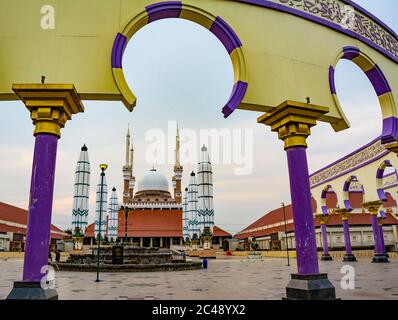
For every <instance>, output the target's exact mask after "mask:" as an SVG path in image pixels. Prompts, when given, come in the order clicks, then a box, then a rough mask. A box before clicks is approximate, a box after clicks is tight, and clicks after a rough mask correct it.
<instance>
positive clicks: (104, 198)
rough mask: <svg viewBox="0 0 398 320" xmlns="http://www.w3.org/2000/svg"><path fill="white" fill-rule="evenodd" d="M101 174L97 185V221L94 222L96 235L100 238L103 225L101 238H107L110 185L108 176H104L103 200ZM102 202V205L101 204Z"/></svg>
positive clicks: (96, 237)
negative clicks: (107, 180)
mask: <svg viewBox="0 0 398 320" xmlns="http://www.w3.org/2000/svg"><path fill="white" fill-rule="evenodd" d="M101 178H102V177H101V176H100V180H99V182H98V185H97V198H96V205H95V222H94V236H95V239H98V234H99V226H100V225H101V239H102V240H104V239H105V231H106V209H107V208H106V206H107V203H108V185H107V184H106V177H105V176H104V178H103V179H104V181H103V185H102V201H101ZM101 202H102V206H101ZM100 210H101V221H100Z"/></svg>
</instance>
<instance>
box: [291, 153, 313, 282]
mask: <svg viewBox="0 0 398 320" xmlns="http://www.w3.org/2000/svg"><path fill="white" fill-rule="evenodd" d="M286 153H287V162H288V167H289V179H290V194H291V198H292V207H293V222H294V234H295V241H296V254H297V269H298V274H299V275H315V274H318V273H319V266H318V254H317V247H316V238H315V227H314V217H313V213H312V212H313V210H312V203H311V191H310V182H309V175H308V163H307V154H306V149H305V147H303V146H294V147H290V148H288V149H287V150H286Z"/></svg>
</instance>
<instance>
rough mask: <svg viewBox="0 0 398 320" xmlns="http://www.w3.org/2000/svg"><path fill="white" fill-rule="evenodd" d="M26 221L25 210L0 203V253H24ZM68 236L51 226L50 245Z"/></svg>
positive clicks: (26, 212)
mask: <svg viewBox="0 0 398 320" xmlns="http://www.w3.org/2000/svg"><path fill="white" fill-rule="evenodd" d="M27 221H28V211H27V210H25V209H21V208H18V207H15V206H12V205H9V204H7V203H4V202H0V251H25V240H26V225H27ZM69 236H70V235H68V234H67V233H65V232H63V231H62V230H61V229H59V228H57V227H56V226H54V225H51V244H52V245H54V246H55V244H56V241H57V240H62V239H64V238H67V237H69Z"/></svg>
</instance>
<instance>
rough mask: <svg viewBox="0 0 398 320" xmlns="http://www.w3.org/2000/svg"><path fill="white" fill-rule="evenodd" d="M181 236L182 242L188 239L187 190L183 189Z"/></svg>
mask: <svg viewBox="0 0 398 320" xmlns="http://www.w3.org/2000/svg"><path fill="white" fill-rule="evenodd" d="M182 236H183V238H184V241H185V240H186V239H187V238H189V212H188V188H185V192H184V197H183V200H182Z"/></svg>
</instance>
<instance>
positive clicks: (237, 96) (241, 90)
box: [222, 81, 248, 118]
mask: <svg viewBox="0 0 398 320" xmlns="http://www.w3.org/2000/svg"><path fill="white" fill-rule="evenodd" d="M247 86H248V84H247V83H246V82H243V81H238V82H237V83H235V85H234V87H233V89H232V94H231V97H230V98H229V100H228V102H227V104H226V105H225V107H224V108H223V109H222V113H223V114H224V118H228V117H229V115H230V114H231V113H232V112H234V111H235V109H236V108H237V107H238V106H239V104H240V103H241V101H242V100H243V98H244V96H245V94H246V91H247Z"/></svg>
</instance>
